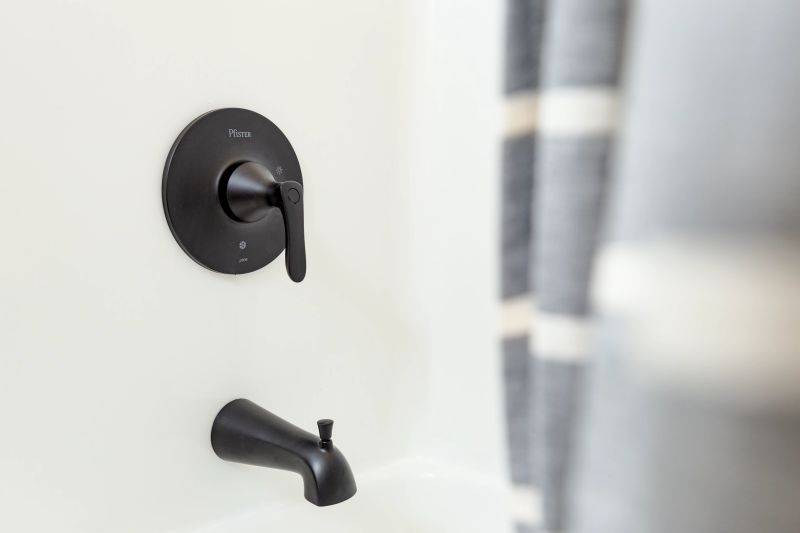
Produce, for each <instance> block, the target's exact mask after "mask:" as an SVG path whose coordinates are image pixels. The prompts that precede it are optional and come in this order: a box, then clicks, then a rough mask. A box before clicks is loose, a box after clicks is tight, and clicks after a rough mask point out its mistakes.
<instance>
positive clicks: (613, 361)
mask: <svg viewBox="0 0 800 533" xmlns="http://www.w3.org/2000/svg"><path fill="white" fill-rule="evenodd" d="M507 2H508V10H507V46H506V67H505V71H506V77H505V94H506V110H507V116H506V121H505V124H506V131H505V139H504V141H503V161H502V194H501V200H502V206H501V212H502V220H501V231H502V236H501V237H502V250H501V276H502V279H501V291H502V294H501V296H502V354H503V366H504V379H505V391H506V414H507V421H508V442H509V459H510V473H511V481H512V484H513V487H514V490H513V494H514V502H513V509H514V516H513V522H514V527H515V528H516V530H517V531H518V532H532V531H537V532H550V533H555V532H567V531H569V532H578V533H778V532H782V533H797V532H800V2H796V1H793V0H769V1H766V2H751V1H746V0H669V1H667V0H638V1H634V0H630V1H626V0H549V1H545V0H507Z"/></svg>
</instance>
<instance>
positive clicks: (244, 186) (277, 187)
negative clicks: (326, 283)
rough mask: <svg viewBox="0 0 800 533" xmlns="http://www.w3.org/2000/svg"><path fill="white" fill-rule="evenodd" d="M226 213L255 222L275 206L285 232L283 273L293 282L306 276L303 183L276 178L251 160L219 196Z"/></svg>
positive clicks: (245, 220)
mask: <svg viewBox="0 0 800 533" xmlns="http://www.w3.org/2000/svg"><path fill="white" fill-rule="evenodd" d="M221 200H222V204H223V207H224V209H225V210H226V211H227V212H228V214H229V215H230V216H231V217H233V218H234V219H235V220H238V221H240V222H256V221H258V220H261V219H262V218H264V217H265V216H266V215H267V212H268V211H269V210H270V209H271V208H272V207H277V208H279V209H280V210H281V214H282V215H283V226H284V229H285V232H286V272H287V273H288V274H289V277H290V278H291V279H292V281H295V282H300V281H303V278H305V277H306V244H305V236H304V229H303V186H302V185H301V184H300V183H298V182H296V181H278V180H276V179H275V177H274V176H273V175H272V173H271V172H270V171H269V169H268V168H267V167H265V166H264V165H262V164H260V163H256V162H254V161H247V162H245V163H241V164H238V165H237V166H236V167H235V168H234V169H233V171H232V172H231V175H230V177H229V178H228V181H227V185H226V187H225V194H224V195H222V198H221Z"/></svg>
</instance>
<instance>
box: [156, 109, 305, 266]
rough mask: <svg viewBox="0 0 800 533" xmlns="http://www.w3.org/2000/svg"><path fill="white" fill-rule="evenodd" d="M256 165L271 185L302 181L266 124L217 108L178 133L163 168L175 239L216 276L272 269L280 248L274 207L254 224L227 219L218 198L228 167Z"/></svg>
mask: <svg viewBox="0 0 800 533" xmlns="http://www.w3.org/2000/svg"><path fill="white" fill-rule="evenodd" d="M246 161H254V162H256V163H260V164H262V165H264V166H265V167H267V168H268V169H269V171H270V172H271V173H272V175H273V176H274V177H275V179H276V180H277V181H297V182H299V183H301V184H302V183H303V176H302V174H301V173H300V163H299V161H298V160H297V155H296V154H295V152H294V149H293V148H292V145H291V144H290V143H289V139H287V138H286V136H285V135H284V134H283V132H282V131H281V130H280V129H278V127H277V126H276V125H275V124H273V123H272V122H271V121H270V120H268V119H267V118H265V117H263V116H261V115H259V114H258V113H255V112H253V111H248V110H247V109H236V108H228V109H218V110H216V111H210V112H208V113H206V114H204V115H201V116H200V117H198V118H196V119H195V120H194V121H192V122H191V123H190V124H189V125H188V126H186V128H184V130H183V131H182V132H181V134H180V135H178V138H177V139H176V140H175V143H174V144H173V145H172V149H171V150H170V152H169V156H168V157H167V163H166V165H165V166H164V178H163V182H162V200H163V203H164V213H165V214H166V217H167V222H168V223H169V227H170V230H172V234H173V235H174V236H175V239H176V240H177V241H178V243H179V244H180V245H181V248H183V251H184V252H186V253H187V254H188V255H189V257H191V258H192V259H194V260H195V261H196V262H198V263H200V264H201V265H203V266H204V267H207V268H209V269H211V270H214V271H216V272H224V273H226V274H243V273H246V272H253V271H254V270H258V269H259V268H261V267H263V266H264V265H266V264H268V263H270V262H271V261H272V260H273V259H275V258H276V257H277V256H278V255H280V253H281V251H283V249H284V248H285V246H286V237H285V232H284V226H283V217H282V216H281V212H280V209H278V208H277V207H271V208H270V209H269V212H268V213H267V215H266V216H264V217H263V218H262V219H261V220H258V221H256V222H249V223H244V222H239V221H237V220H236V219H234V218H233V217H232V216H230V215H228V214H227V213H226V211H225V208H224V207H223V202H222V201H221V198H220V192H221V191H223V192H222V194H223V195H224V190H225V186H226V180H227V178H228V176H229V174H230V172H231V171H232V169H233V168H234V167H235V166H236V165H238V164H240V163H243V162H246Z"/></svg>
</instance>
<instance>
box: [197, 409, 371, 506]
mask: <svg viewBox="0 0 800 533" xmlns="http://www.w3.org/2000/svg"><path fill="white" fill-rule="evenodd" d="M317 426H318V428H319V437H317V436H315V435H313V434H312V433H309V432H308V431H304V430H302V429H300V428H299V427H297V426H295V425H293V424H290V423H289V422H287V421H286V420H284V419H282V418H280V417H278V416H276V415H274V414H272V413H270V412H269V411H267V410H266V409H262V408H261V407H259V406H258V405H256V404H254V403H253V402H251V401H250V400H244V399H239V400H233V401H232V402H230V403H228V404H227V405H225V407H223V408H222V409H221V410H220V412H219V413H218V414H217V417H216V418H215V419H214V425H213V426H212V428H211V447H212V448H213V449H214V453H216V454H217V455H218V456H219V457H220V459H224V460H226V461H233V462H235V463H244V464H248V465H256V466H266V467H269V468H278V469H281V470H290V471H292V472H296V473H298V474H300V475H301V476H302V477H303V485H304V486H305V497H306V500H308V501H310V502H311V503H313V504H314V505H319V506H324V505H333V504H335V503H340V502H343V501H345V500H346V499H348V498H350V497H351V496H352V495H353V494H355V493H356V482H355V479H353V472H352V471H351V470H350V465H349V464H347V459H345V458H344V455H343V454H342V452H340V451H339V450H338V449H337V448H336V447H335V446H334V445H333V441H332V440H331V435H332V432H333V420H328V419H323V420H319V421H317Z"/></svg>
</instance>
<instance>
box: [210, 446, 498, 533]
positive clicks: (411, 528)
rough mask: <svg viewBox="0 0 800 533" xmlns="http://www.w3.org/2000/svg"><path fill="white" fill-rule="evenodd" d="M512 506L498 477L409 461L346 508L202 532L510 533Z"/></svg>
mask: <svg viewBox="0 0 800 533" xmlns="http://www.w3.org/2000/svg"><path fill="white" fill-rule="evenodd" d="M299 483H300V481H299V478H298V491H299V490H300V484H299ZM508 502H509V497H508V493H507V489H506V485H505V484H502V483H498V480H497V479H496V478H492V477H487V476H482V475H480V474H477V473H475V472H473V471H469V470H466V469H463V468H454V467H450V466H446V465H443V464H441V463H435V462H432V461H429V460H425V459H406V460H402V461H398V462H396V463H393V464H391V465H388V466H385V467H381V468H379V469H376V470H373V471H371V472H367V473H365V474H363V475H361V476H359V492H358V493H357V494H356V495H355V496H354V497H353V498H352V499H350V500H349V501H347V502H345V503H342V504H339V505H334V506H331V507H320V508H314V507H313V506H311V504H309V503H307V502H302V501H298V502H296V503H292V504H288V505H282V506H281V505H264V506H263V507H260V508H258V509H254V510H252V511H249V512H247V513H244V514H241V515H239V516H236V517H233V518H230V519H228V520H225V521H223V522H220V523H217V524H214V525H212V526H209V527H207V528H203V529H201V530H199V531H198V533H261V532H264V531H329V532H331V533H339V532H341V533H353V532H356V531H382V532H386V533H441V532H444V531H453V532H461V533H473V532H474V533H486V532H487V531H490V532H492V533H503V532H506V531H510V521H509V518H508V517H509V509H508Z"/></svg>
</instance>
